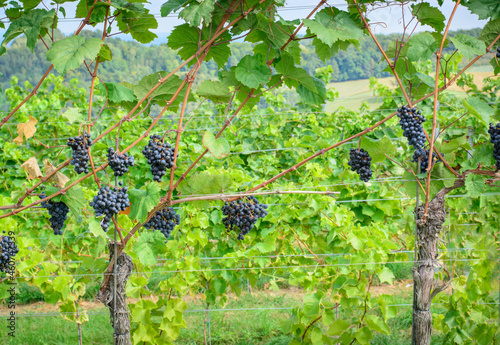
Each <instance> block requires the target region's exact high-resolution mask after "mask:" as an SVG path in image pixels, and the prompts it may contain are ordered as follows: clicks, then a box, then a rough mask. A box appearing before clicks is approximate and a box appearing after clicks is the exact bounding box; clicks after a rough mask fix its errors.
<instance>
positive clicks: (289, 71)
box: [275, 54, 318, 93]
mask: <svg viewBox="0 0 500 345" xmlns="http://www.w3.org/2000/svg"><path fill="white" fill-rule="evenodd" d="M275 68H276V72H278V73H280V74H282V75H283V77H284V78H285V79H284V82H285V84H286V86H288V87H289V88H297V87H298V86H299V85H302V86H304V87H305V88H306V89H309V90H311V91H312V92H314V93H318V88H317V87H316V83H315V82H314V79H313V77H311V76H310V75H309V74H308V73H307V71H306V70H305V69H303V68H300V67H296V66H295V64H294V60H293V57H292V56H290V54H283V55H282V57H281V59H280V60H279V61H278V62H277V63H276V65H275Z"/></svg>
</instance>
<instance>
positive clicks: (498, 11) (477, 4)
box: [463, 0, 500, 20]
mask: <svg viewBox="0 0 500 345" xmlns="http://www.w3.org/2000/svg"><path fill="white" fill-rule="evenodd" d="M463 5H464V6H465V7H467V8H468V9H469V11H471V12H472V13H474V14H477V15H478V17H479V19H491V20H495V19H498V18H500V2H499V1H498V0H469V1H467V2H465V3H464V4H463Z"/></svg>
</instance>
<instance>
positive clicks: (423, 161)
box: [412, 149, 440, 172]
mask: <svg viewBox="0 0 500 345" xmlns="http://www.w3.org/2000/svg"><path fill="white" fill-rule="evenodd" d="M436 158H437V156H436V152H433V153H432V160H433V161H434V160H435V159H436ZM419 160H420V172H427V167H428V166H429V150H426V149H416V150H415V153H414V154H413V159H412V162H418V161H419ZM439 161H440V160H437V161H436V162H439Z"/></svg>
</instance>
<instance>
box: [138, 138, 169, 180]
mask: <svg viewBox="0 0 500 345" xmlns="http://www.w3.org/2000/svg"><path fill="white" fill-rule="evenodd" d="M149 138H150V139H151V140H149V143H148V145H147V146H146V147H145V148H144V149H143V150H142V153H143V154H144V156H145V157H146V159H147V160H148V164H149V165H150V166H151V173H152V174H153V180H155V181H157V182H160V181H161V178H162V177H163V175H165V172H166V170H167V169H171V168H172V167H173V166H174V149H173V148H172V147H171V146H170V144H169V143H166V142H162V140H161V136H159V135H157V134H155V135H152V136H150V137H149Z"/></svg>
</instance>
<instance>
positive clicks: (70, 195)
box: [61, 186, 87, 219]
mask: <svg viewBox="0 0 500 345" xmlns="http://www.w3.org/2000/svg"><path fill="white" fill-rule="evenodd" d="M61 201H62V202H64V203H65V204H66V205H67V206H68V207H69V209H70V211H71V213H73V215H74V216H75V218H77V219H78V217H79V216H80V215H81V213H82V212H81V210H82V208H84V207H85V206H87V202H86V200H85V195H84V194H83V190H82V188H81V187H80V186H73V187H71V188H70V189H68V191H67V192H66V193H65V194H63V196H62V198H61Z"/></svg>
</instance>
